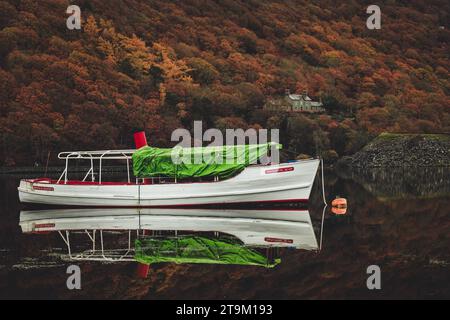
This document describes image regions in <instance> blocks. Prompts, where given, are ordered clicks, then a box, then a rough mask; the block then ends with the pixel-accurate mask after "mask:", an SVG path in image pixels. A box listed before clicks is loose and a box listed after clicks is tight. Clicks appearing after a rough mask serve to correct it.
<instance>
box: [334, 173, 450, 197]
mask: <svg viewBox="0 0 450 320" xmlns="http://www.w3.org/2000/svg"><path fill="white" fill-rule="evenodd" d="M339 175H340V176H342V177H346V178H351V179H353V180H354V181H356V182H358V183H359V184H361V185H362V186H363V187H364V189H366V190H367V191H369V192H370V193H372V194H373V195H375V196H376V197H378V198H385V199H407V198H434V197H443V196H448V195H450V179H449V178H450V168H446V167H438V168H436V167H421V168H413V167H409V168H403V169H402V168H391V169H389V168H371V169H370V170H355V169H353V170H352V171H351V172H340V173H339Z"/></svg>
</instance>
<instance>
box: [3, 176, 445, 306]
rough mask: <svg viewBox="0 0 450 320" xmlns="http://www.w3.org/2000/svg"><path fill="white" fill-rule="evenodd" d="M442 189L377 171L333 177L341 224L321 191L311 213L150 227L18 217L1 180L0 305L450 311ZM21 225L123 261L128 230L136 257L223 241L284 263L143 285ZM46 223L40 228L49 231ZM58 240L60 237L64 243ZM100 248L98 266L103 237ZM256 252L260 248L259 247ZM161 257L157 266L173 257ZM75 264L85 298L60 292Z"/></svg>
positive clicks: (153, 272) (329, 186)
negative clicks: (352, 305) (398, 302)
mask: <svg viewBox="0 0 450 320" xmlns="http://www.w3.org/2000/svg"><path fill="white" fill-rule="evenodd" d="M449 177H450V175H449V170H448V169H445V170H444V169H427V170H425V169H423V168H420V169H413V168H409V169H401V170H389V171H386V170H375V171H373V170H372V171H367V172H359V173H355V172H350V173H340V174H339V175H337V174H336V173H335V172H334V171H332V170H328V171H327V172H326V192H327V195H326V197H327V200H328V202H330V201H331V200H332V199H333V198H334V197H335V196H336V195H340V196H342V197H345V198H347V199H348V203H349V208H348V210H347V214H346V215H340V216H338V215H335V214H333V213H332V212H331V210H330V208H329V207H327V208H326V209H325V214H324V215H322V214H323V205H322V195H321V191H320V184H319V183H318V180H317V181H316V184H315V186H314V188H313V191H312V195H311V199H310V204H309V206H308V208H288V209H289V210H281V208H264V210H261V208H259V210H257V211H255V210H250V211H246V210H247V209H252V208H241V209H239V208H234V209H230V210H228V211H224V210H219V209H215V211H212V210H204V209H198V212H196V211H195V210H196V209H193V210H189V211H185V212H180V210H172V211H171V210H170V209H166V210H163V211H158V212H156V215H155V211H153V212H151V211H145V210H143V211H139V210H135V211H134V212H133V211H131V212H130V211H129V210H123V212H121V211H120V210H115V211H109V212H108V211H103V212H99V211H98V210H93V209H84V210H78V211H62V210H61V209H59V210H58V209H52V211H48V210H47V211H41V212H40V213H36V212H30V211H32V210H35V209H36V208H31V209H30V208H24V207H23V206H22V205H20V204H19V202H18V198H17V191H16V188H17V185H18V181H19V179H20V178H21V177H20V176H8V175H3V176H0V179H1V184H0V188H1V192H0V197H1V207H0V231H1V232H0V298H58V299H66V298H115V299H118V298H135V299H136V298H137V299H141V298H143V299H171V298H173V299H175V298H179V299H315V298H320V299H329V298H334V299H345V298H373V299H380V298H411V299H413V298H447V299H448V298H450V232H449V231H450V210H449V207H450V179H449ZM38 209H39V210H44V209H45V208H38ZM21 210H22V211H28V212H22V216H21V213H20V212H21ZM230 212H233V213H231V214H230ZM255 212H256V213H255ZM233 214H234V216H233V217H231V216H230V215H233ZM289 214H291V215H289ZM99 215H101V216H102V219H100V220H99V219H98V216H99ZM173 215H177V217H175V218H174V217H173ZM156 216H157V217H156ZM199 216H201V217H199ZM21 217H22V227H23V228H24V229H26V228H31V229H26V230H24V231H33V230H32V228H33V227H34V228H36V227H39V224H41V225H40V227H44V228H45V227H51V226H52V223H53V224H54V226H60V227H61V228H62V230H64V229H68V228H79V229H82V230H84V229H89V230H91V229H96V230H100V229H103V230H104V250H105V251H104V253H105V255H106V256H107V257H112V256H115V257H116V258H117V257H119V256H124V257H130V258H133V254H130V252H129V253H128V254H127V253H126V250H127V248H128V231H119V230H118V229H126V230H128V229H132V230H133V231H132V232H131V233H130V239H131V250H132V251H131V253H133V250H134V239H135V238H137V237H139V238H140V239H144V238H148V239H153V240H155V239H156V240H157V241H160V240H163V241H166V242H165V244H166V245H167V241H169V242H170V241H172V242H171V243H176V244H177V245H180V244H181V243H182V242H181V240H180V239H186V238H189V237H196V238H195V239H203V240H204V239H208V241H213V242H214V243H215V245H217V243H218V242H220V241H225V240H223V239H225V238H226V239H228V240H226V241H229V239H232V242H231V243H232V245H233V248H234V249H233V250H237V252H240V254H241V257H242V256H244V255H248V254H249V253H248V252H247V251H246V253H242V250H247V249H249V250H251V254H252V259H253V260H252V261H253V262H254V261H255V259H257V260H258V259H259V260H258V261H262V260H260V259H267V263H272V262H274V261H279V260H277V259H280V261H279V263H278V264H277V265H276V266H274V267H271V268H266V267H264V266H253V265H252V266H248V265H227V264H220V265H218V264H192V263H180V264H175V263H157V264H153V265H151V267H150V270H149V273H148V277H147V278H146V279H142V278H140V277H138V276H137V274H136V269H137V263H136V262H134V261H122V262H101V261H71V260H70V259H69V257H68V256H67V253H68V251H67V246H66V244H65V243H64V241H63V239H62V238H61V236H60V234H59V233H58V232H49V233H29V232H28V233H27V232H26V233H23V232H22V228H21V226H20V225H19V223H20V218H21ZM322 217H323V228H322ZM44 218H47V220H42V219H44ZM309 218H310V219H311V224H309V223H308V220H309ZM39 219H41V220H39ZM96 219H97V220H96ZM49 220H51V221H50V224H48V221H49ZM39 221H41V222H39ZM42 221H47V225H45V223H43V222H42ZM33 223H34V224H33ZM42 224H44V225H42ZM136 229H137V230H138V231H136ZM144 229H146V230H147V231H143V230H144ZM36 230H38V229H34V231H36ZM108 230H109V231H108ZM175 230H177V232H175ZM138 232H140V233H139V236H138ZM62 234H63V235H64V236H65V232H63V233H62ZM90 234H91V233H90ZM91 235H92V234H91ZM96 236H97V238H96V239H97V243H96V252H95V253H96V254H97V255H98V253H99V252H100V251H99V250H100V249H99V248H100V244H99V234H98V233H96ZM321 236H322V247H321V250H319V247H320V242H321V241H320V240H321ZM83 237H84V238H83ZM70 239H71V249H72V255H73V256H75V255H76V254H77V253H80V252H85V253H86V254H88V253H89V251H86V250H89V249H91V247H90V243H92V242H90V240H89V238H88V236H87V234H86V233H81V232H78V233H77V232H75V233H74V234H73V235H71V238H70ZM173 239H177V240H176V241H175V242H173ZM156 240H155V241H156ZM203 240H202V241H203ZM183 241H184V240H183ZM261 241H262V242H263V243H266V245H265V246H262V245H261V243H259V242H261ZM158 243H159V242H158ZM221 243H222V242H221ZM229 244H230V242H227V245H229ZM269 245H271V247H268V246H269ZM277 246H295V247H296V248H287V247H283V248H275V247H277ZM113 249H114V250H113ZM116 249H123V250H122V251H118V250H116ZM164 250H166V251H164V252H162V251H159V254H163V255H165V254H169V253H173V252H169V253H168V250H167V248H166V249H164ZM176 250H181V249H180V248H177V249H176ZM152 252H153V251H152ZM161 252H162V253H161ZM198 252H199V251H195V252H193V254H194V255H195V254H198ZM91 253H92V252H91ZM177 254H179V255H181V254H182V253H180V252H178V253H177ZM218 255H221V257H220V259H224V257H230V255H226V254H225V253H223V252H221V253H219V254H218ZM190 258H192V257H190ZM235 258H236V257H235ZM235 258H233V259H235ZM180 262H181V261H180ZM72 264H76V265H78V266H80V268H81V286H82V288H81V290H68V289H67V286H66V280H67V277H68V274H67V273H66V269H67V267H68V266H69V265H72ZM275 264H276V263H275ZM370 265H377V266H379V267H380V270H381V289H380V290H369V289H368V288H367V285H366V281H367V278H368V277H369V275H368V274H367V267H368V266H370Z"/></svg>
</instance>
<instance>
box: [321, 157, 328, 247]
mask: <svg viewBox="0 0 450 320" xmlns="http://www.w3.org/2000/svg"><path fill="white" fill-rule="evenodd" d="M320 167H321V174H322V199H323V204H324V207H323V211H322V222H321V226H320V243H319V251H321V250H322V240H323V223H324V220H325V209H326V208H327V206H328V204H327V200H326V197H325V175H324V173H323V159H322V158H320Z"/></svg>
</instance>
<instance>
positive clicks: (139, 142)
mask: <svg viewBox="0 0 450 320" xmlns="http://www.w3.org/2000/svg"><path fill="white" fill-rule="evenodd" d="M134 144H135V146H136V149H139V148H142V147H145V146H146V145H147V138H146V137H145V132H144V131H139V132H135V133H134Z"/></svg>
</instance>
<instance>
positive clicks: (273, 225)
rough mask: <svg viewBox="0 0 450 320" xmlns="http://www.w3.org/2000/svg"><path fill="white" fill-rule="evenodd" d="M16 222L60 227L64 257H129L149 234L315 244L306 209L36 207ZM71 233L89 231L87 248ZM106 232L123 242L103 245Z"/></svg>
mask: <svg viewBox="0 0 450 320" xmlns="http://www.w3.org/2000/svg"><path fill="white" fill-rule="evenodd" d="M274 217H275V218H274ZM20 226H21V228H22V232H24V233H48V232H59V234H60V235H61V237H62V238H63V239H64V241H65V243H66V245H67V248H68V252H69V258H71V259H75V260H104V261H134V260H135V253H136V252H135V248H134V247H133V246H132V243H133V241H136V240H140V241H141V242H140V244H141V245H142V243H144V242H143V241H146V242H145V243H147V244H148V243H149V241H148V239H151V240H150V242H151V243H152V245H155V242H154V239H157V240H158V241H160V240H161V241H165V245H166V246H167V243H168V241H169V242H170V243H173V241H174V240H173V239H177V240H175V243H177V244H180V243H181V242H182V241H184V242H186V237H191V238H190V239H189V242H191V243H192V242H193V241H194V242H195V243H196V245H198V243H199V240H198V239H200V240H201V241H200V242H201V243H203V244H205V243H207V242H210V241H214V243H215V247H217V244H218V243H222V244H223V243H224V241H225V240H224V239H227V240H226V241H225V242H226V245H228V244H229V243H230V241H231V240H230V239H233V240H232V243H233V245H234V246H236V245H238V247H248V248H256V249H257V250H260V249H263V248H278V247H292V248H297V249H305V250H316V249H318V244H317V240H316V236H315V233H314V230H313V227H312V224H311V218H310V215H309V212H308V211H306V210H277V211H273V210H214V209H195V210H194V209H189V210H181V209H65V210H39V211H22V212H21V214H20ZM75 234H78V235H79V234H85V235H87V236H88V239H89V240H90V245H89V246H90V247H89V249H88V250H84V251H82V252H79V253H75V251H74V250H73V245H72V244H71V238H72V235H75ZM106 234H109V236H111V234H115V235H122V237H123V236H125V238H126V239H125V240H124V241H123V242H114V243H121V244H122V246H123V248H122V249H108V250H107V249H105V247H106V244H105V238H106V237H107V236H106ZM205 237H206V238H207V240H205ZM143 239H144V240H143ZM145 239H147V240H145ZM180 239H181V240H180ZM98 242H100V243H98ZM158 243H161V242H158ZM140 248H142V246H141V247H140ZM235 248H237V247H235ZM147 249H148V247H147ZM140 252H141V253H142V250H141V251H140ZM146 252H147V253H148V250H147V251H146ZM152 252H153V251H152ZM208 252H211V250H209V251H208ZM140 256H141V257H142V254H141V255H140ZM177 259H178V258H177ZM152 261H153V260H152ZM164 261H167V260H164ZM176 261H179V260H176Z"/></svg>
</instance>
